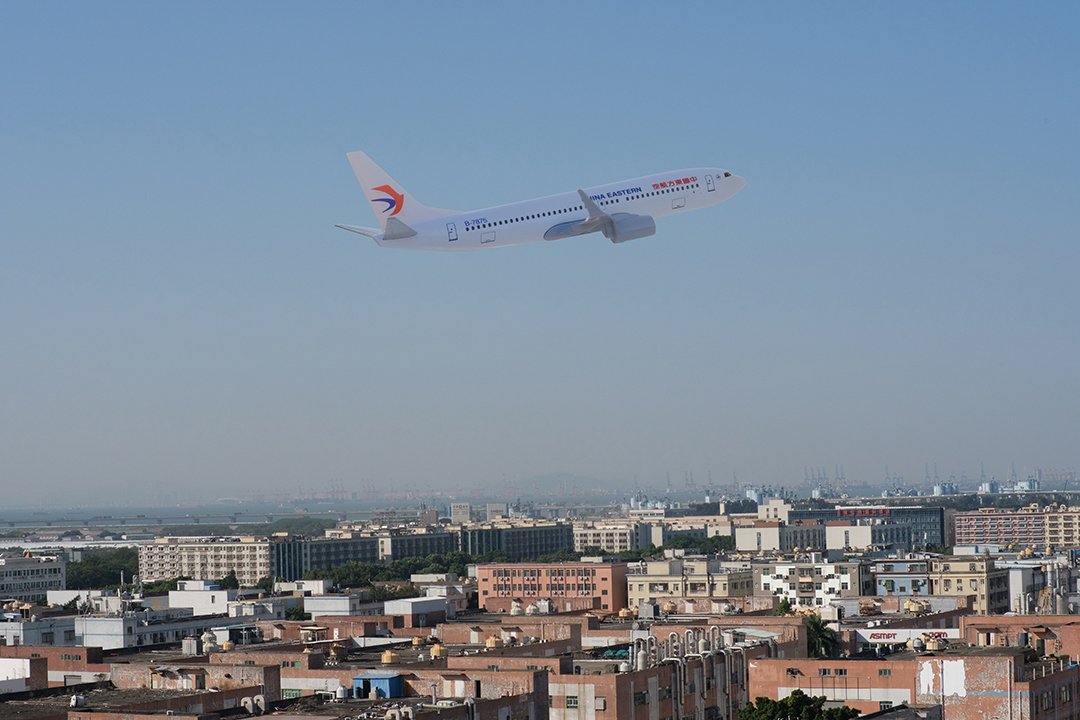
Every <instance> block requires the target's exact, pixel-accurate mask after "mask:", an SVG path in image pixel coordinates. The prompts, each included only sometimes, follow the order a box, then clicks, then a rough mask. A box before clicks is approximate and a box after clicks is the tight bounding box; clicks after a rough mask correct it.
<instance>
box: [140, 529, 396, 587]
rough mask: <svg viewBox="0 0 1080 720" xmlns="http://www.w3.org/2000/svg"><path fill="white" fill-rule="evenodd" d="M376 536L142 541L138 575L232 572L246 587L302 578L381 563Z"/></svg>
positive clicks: (196, 576) (210, 576)
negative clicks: (356, 564) (342, 567)
mask: <svg viewBox="0 0 1080 720" xmlns="http://www.w3.org/2000/svg"><path fill="white" fill-rule="evenodd" d="M378 552H379V546H378V541H377V540H376V539H375V538H373V537H366V536H361V535H350V536H347V537H346V536H343V537H333V538H331V537H320V538H304V537H299V536H294V535H274V536H271V537H254V536H238V537H211V536H205V537H163V538H158V539H156V540H154V541H153V542H150V543H142V544H140V545H139V575H140V577H141V578H142V580H143V582H156V581H158V580H171V579H173V578H177V577H186V578H191V579H192V580H219V579H221V578H223V577H225V576H226V575H228V574H229V573H230V572H232V573H236V579H237V580H239V581H240V584H241V586H243V587H254V586H255V585H256V584H257V583H258V582H259V580H261V579H263V578H265V577H270V578H274V579H279V580H286V581H290V580H299V579H301V578H302V577H304V575H305V574H307V573H309V572H311V571H313V570H323V569H326V568H331V567H336V566H338V565H343V564H345V563H347V562H377V561H378V559H379V555H378Z"/></svg>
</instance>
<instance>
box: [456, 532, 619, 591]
mask: <svg viewBox="0 0 1080 720" xmlns="http://www.w3.org/2000/svg"><path fill="white" fill-rule="evenodd" d="M567 527H569V526H567ZM626 577H627V565H626V563H619V562H616V563H604V562H576V563H496V564H490V565H477V566H476V586H477V588H478V593H479V605H480V609H481V610H488V611H494V612H497V611H507V610H510V609H511V607H512V606H513V603H514V602H515V601H516V602H518V603H528V602H531V601H534V600H550V601H552V603H553V605H554V606H555V608H556V609H558V610H561V609H564V608H565V607H566V606H567V604H568V603H567V602H566V601H572V602H571V603H569V604H570V605H571V606H572V607H571V609H596V610H608V611H617V610H621V609H623V608H624V607H626V602H627V600H626ZM582 601H584V602H582Z"/></svg>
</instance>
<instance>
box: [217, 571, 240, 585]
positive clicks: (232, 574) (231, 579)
mask: <svg viewBox="0 0 1080 720" xmlns="http://www.w3.org/2000/svg"><path fill="white" fill-rule="evenodd" d="M217 584H218V587H220V588H221V589H222V590H239V589H240V581H239V580H237V579H236V571H235V570H230V571H229V574H228V575H226V576H225V577H223V578H221V579H220V580H218V581H217Z"/></svg>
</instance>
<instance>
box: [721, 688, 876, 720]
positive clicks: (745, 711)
mask: <svg viewBox="0 0 1080 720" xmlns="http://www.w3.org/2000/svg"><path fill="white" fill-rule="evenodd" d="M858 716H859V711H858V710H855V709H854V708H850V707H848V706H846V705H843V706H841V707H834V708H828V709H826V708H825V698H824V697H821V696H818V697H811V696H809V695H807V694H806V693H804V692H803V691H802V690H795V691H793V692H792V693H791V694H790V695H788V696H787V697H786V698H784V699H783V700H772V699H770V698H767V697H759V698H758V699H757V700H755V701H754V702H752V703H750V704H749V705H744V706H743V707H742V709H741V710H739V720H852V718H856V717H858Z"/></svg>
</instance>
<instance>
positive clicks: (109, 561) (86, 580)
mask: <svg viewBox="0 0 1080 720" xmlns="http://www.w3.org/2000/svg"><path fill="white" fill-rule="evenodd" d="M138 573H139V551H138V550H136V549H135V548H101V549H97V550H86V551H85V552H83V555H82V560H80V561H79V562H72V563H68V566H67V587H68V590H104V589H107V588H115V587H118V586H119V585H120V578H121V575H122V576H123V579H124V582H126V583H129V582H131V579H132V578H133V577H135V576H136V575H138Z"/></svg>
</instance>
